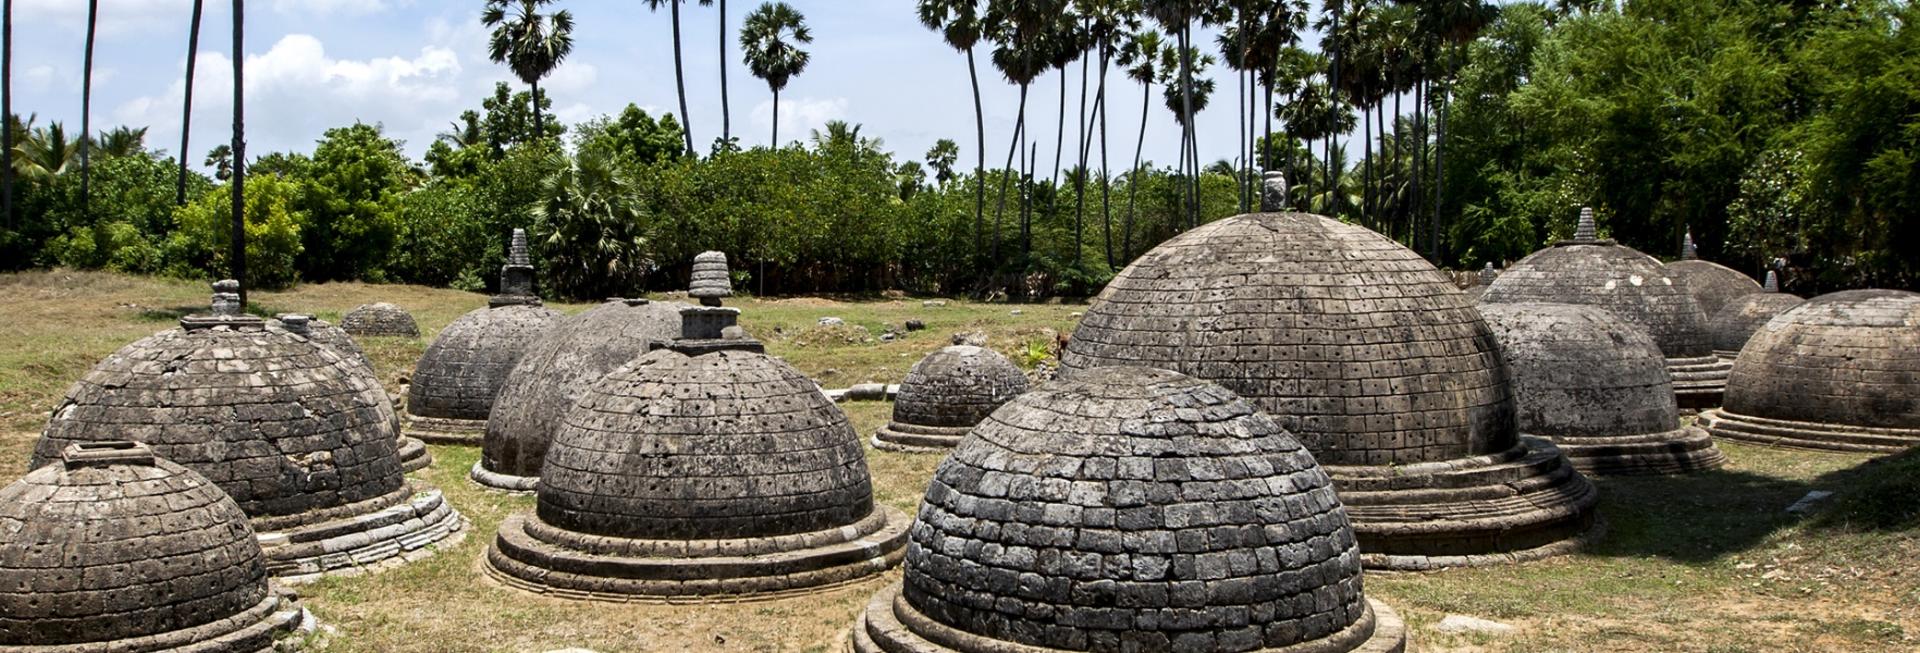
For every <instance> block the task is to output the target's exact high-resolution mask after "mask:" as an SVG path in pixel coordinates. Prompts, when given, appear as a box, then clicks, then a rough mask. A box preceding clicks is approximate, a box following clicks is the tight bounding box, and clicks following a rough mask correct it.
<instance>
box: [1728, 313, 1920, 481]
mask: <svg viewBox="0 0 1920 653" xmlns="http://www.w3.org/2000/svg"><path fill="white" fill-rule="evenodd" d="M1700 423H1701V425H1702V426H1704V427H1706V429H1707V432H1709V433H1712V434H1713V435H1714V436H1715V437H1721V438H1727V439H1730V440H1741V441H1746V442H1755V443H1760V444H1770V445H1779V446H1787V447H1801V448H1807V449H1831V450H1841V451H1868V452H1885V453H1893V452H1899V451H1903V450H1906V449H1908V448H1910V447H1913V446H1915V445H1920V294H1917V293H1911V292H1906V291H1900V290H1849V291H1845V292H1837V293H1832V294H1827V295H1821V296H1819V297H1815V298H1813V299H1811V300H1808V301H1807V302H1806V303H1804V304H1801V305H1799V306H1798V307H1795V308H1793V309H1791V310H1788V311H1787V312H1785V313H1781V314H1780V316H1779V317H1775V318H1773V320H1772V321H1770V322H1767V325H1766V326H1764V327H1761V328H1760V330H1759V331H1757V332H1755V333H1754V334H1753V339H1752V340H1749V341H1748V342H1747V346H1746V348H1745V349H1742V350H1741V351H1740V358H1739V359H1738V360H1736V361H1735V362H1734V364H1733V378H1732V379H1731V380H1729V381H1728V383H1727V402H1726V406H1725V407H1724V408H1721V409H1719V410H1713V411H1707V412H1704V413H1701V414H1700Z"/></svg>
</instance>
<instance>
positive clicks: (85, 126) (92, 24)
mask: <svg viewBox="0 0 1920 653" xmlns="http://www.w3.org/2000/svg"><path fill="white" fill-rule="evenodd" d="M99 26H100V0H87V56H86V59H85V62H84V63H82V64H81V71H80V77H81V79H80V215H82V216H86V215H89V211H88V204H89V202H88V199H89V197H88V190H89V189H90V186H91V184H89V183H88V182H90V181H92V180H93V166H92V165H91V162H90V159H91V158H92V157H91V156H90V155H91V154H92V151H93V139H90V138H87V135H88V134H91V133H93V35H94V32H95V31H96V29H97V28H98V27H99Z"/></svg>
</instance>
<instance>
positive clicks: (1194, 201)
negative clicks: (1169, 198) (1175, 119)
mask: <svg viewBox="0 0 1920 653" xmlns="http://www.w3.org/2000/svg"><path fill="white" fill-rule="evenodd" d="M1192 36H1193V33H1192V29H1191V28H1190V27H1189V26H1188V25H1181V26H1180V116H1181V121H1180V122H1181V125H1180V133H1181V138H1182V139H1183V140H1182V141H1181V144H1182V145H1181V146H1182V147H1183V148H1186V147H1187V146H1189V145H1191V144H1192V142H1193V136H1194V129H1193V50H1192V48H1191V46H1190V44H1191V43H1192ZM1195 149H1197V148H1195ZM1186 155H1187V154H1186V150H1185V149H1183V150H1182V151H1181V156H1183V157H1184V156H1186ZM1198 156H1199V155H1197V154H1196V155H1194V158H1195V159H1197V158H1198ZM1198 168H1199V165H1198V164H1195V166H1194V169H1193V170H1192V172H1193V174H1190V175H1188V177H1187V187H1188V189H1189V191H1190V192H1189V196H1188V198H1187V206H1186V207H1185V208H1186V209H1187V227H1189V228H1191V227H1193V226H1194V225H1196V224H1199V222H1200V175H1199V170H1198Z"/></svg>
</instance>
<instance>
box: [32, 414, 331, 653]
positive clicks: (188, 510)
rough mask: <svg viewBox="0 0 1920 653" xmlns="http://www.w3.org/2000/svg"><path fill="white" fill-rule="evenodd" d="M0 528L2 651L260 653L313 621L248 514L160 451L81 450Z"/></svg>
mask: <svg viewBox="0 0 1920 653" xmlns="http://www.w3.org/2000/svg"><path fill="white" fill-rule="evenodd" d="M0 524H4V525H5V527H4V528H0V578H4V579H5V581H4V582H0V606H5V608H4V609H0V651H20V652H22V653H25V652H29V651H31V652H34V653H95V652H107V651H126V652H129V653H134V652H141V651H197V652H202V653H254V652H256V651H271V650H274V640H275V639H276V638H278V637H279V636H280V635H283V634H285V633H288V632H290V631H292V630H293V628H294V626H295V625H296V624H297V623H298V622H299V620H300V612H299V610H298V609H296V608H294V606H293V603H292V599H291V597H289V596H286V595H284V594H283V593H282V592H281V591H279V590H278V589H277V588H275V587H273V586H272V585H271V584H270V582H269V581H268V578H267V568H266V564H265V558H264V556H262V555H261V552H260V543H259V542H258V541H257V540H256V539H255V538H254V533H253V528H252V527H251V526H248V525H247V516H246V514H244V513H242V512H241V511H240V506H238V505H235V504H234V502H233V499H231V498H229V497H228V496H227V495H226V493H224V492H221V491H220V489H219V488H217V487H214V485H213V484H212V483H211V482H209V481H207V479H206V478H204V477H202V476H201V475H199V474H196V473H194V472H193V471H192V470H189V469H187V468H185V467H181V466H180V465H177V464H174V463H173V462H170V461H168V460H165V459H162V458H158V457H156V456H154V454H153V451H152V450H151V449H149V448H147V446H146V445H142V444H137V443H133V442H125V441H120V442H114V441H101V442H83V443H74V444H69V445H67V446H66V447H64V448H62V449H61V450H60V452H59V454H58V455H56V456H54V457H52V458H50V459H49V460H48V462H47V464H46V465H45V466H43V467H40V468H39V469H35V470H33V471H32V472H31V473H28V474H27V475H26V477H25V478H22V479H20V480H18V481H14V482H13V484H12V485H8V486H6V488H5V489H0Z"/></svg>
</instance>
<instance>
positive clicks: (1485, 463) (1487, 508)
mask: <svg viewBox="0 0 1920 653" xmlns="http://www.w3.org/2000/svg"><path fill="white" fill-rule="evenodd" d="M1326 470H1327V474H1328V475H1330V476H1332V477H1333V485H1334V487H1335V488H1337V489H1338V490H1339V493H1340V500H1341V502H1342V503H1345V504H1346V507H1347V515H1348V517H1349V518H1351V519H1352V520H1353V531H1354V535H1355V536H1356V537H1358V538H1359V540H1360V553H1361V562H1362V564H1363V565H1365V566H1366V568H1367V569H1395V570H1403V571H1420V570H1426V569H1440V568H1445V567H1471V566H1483V565H1493V564H1505V563H1510V562H1518V561H1523V560H1533V559H1538V558H1544V557H1548V556H1555V555H1560V554H1563V553H1568V552H1570V551H1573V550H1574V549H1577V548H1579V546H1580V545H1581V544H1582V541H1581V538H1582V535H1583V534H1585V533H1587V532H1588V531H1589V529H1591V528H1592V527H1593V525H1594V504H1595V503H1597V502H1598V501H1599V493H1598V492H1597V491H1596V490H1595V489H1594V487H1593V485H1592V484H1590V483H1588V482H1587V479H1586V477H1585V476H1581V475H1580V473H1579V472H1578V471H1575V469H1574V467H1573V466H1572V465H1571V464H1569V463H1568V461H1567V458H1566V456H1565V455H1563V454H1561V452H1560V449H1559V448H1558V447H1555V446H1554V445H1553V443H1551V442H1548V441H1546V440H1543V439H1540V438H1534V437H1522V438H1521V439H1520V442H1519V444H1517V445H1515V446H1514V448H1512V449H1509V450H1507V451H1504V452H1501V453H1498V454H1494V455H1488V456H1478V457H1474V458H1463V459H1459V460H1449V461H1445V462H1438V463H1420V464H1414V465H1398V466H1380V467H1358V466H1351V467H1350V466H1338V465H1330V466H1328V467H1327V468H1326Z"/></svg>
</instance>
